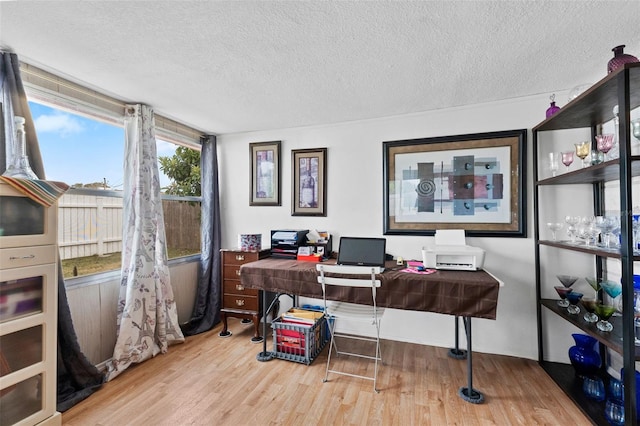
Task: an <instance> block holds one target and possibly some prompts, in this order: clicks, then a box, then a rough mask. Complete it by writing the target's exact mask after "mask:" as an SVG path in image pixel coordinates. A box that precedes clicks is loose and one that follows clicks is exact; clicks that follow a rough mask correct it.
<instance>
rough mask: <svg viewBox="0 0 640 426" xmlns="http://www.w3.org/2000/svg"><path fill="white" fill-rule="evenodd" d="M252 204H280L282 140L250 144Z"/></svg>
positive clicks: (250, 197)
mask: <svg viewBox="0 0 640 426" xmlns="http://www.w3.org/2000/svg"><path fill="white" fill-rule="evenodd" d="M249 153H250V156H251V176H250V178H251V180H250V188H249V191H250V192H249V194H250V195H249V205H250V206H280V205H282V201H281V199H280V195H281V192H282V191H281V189H280V141H272V142H255V143H250V144H249Z"/></svg>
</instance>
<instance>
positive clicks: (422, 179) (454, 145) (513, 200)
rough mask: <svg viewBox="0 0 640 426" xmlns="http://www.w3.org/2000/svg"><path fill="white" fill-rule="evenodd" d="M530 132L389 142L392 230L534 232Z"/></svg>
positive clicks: (387, 211) (387, 222)
mask: <svg viewBox="0 0 640 426" xmlns="http://www.w3.org/2000/svg"><path fill="white" fill-rule="evenodd" d="M526 138H527V130H526V129H520V130H510V131H502V132H491V133H478V134H468V135H459V136H444V137H437V138H426V139H413V140H403V141H391V142H384V143H383V156H384V171H383V175H384V234H386V235H434V234H435V231H436V229H464V230H465V231H466V235H469V236H484V237H526V236H527V227H526V212H527V209H526V200H527V198H526V194H525V191H526V176H525V164H526V152H527V150H526Z"/></svg>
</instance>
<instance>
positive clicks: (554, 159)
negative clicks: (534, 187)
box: [549, 152, 560, 177]
mask: <svg viewBox="0 0 640 426" xmlns="http://www.w3.org/2000/svg"><path fill="white" fill-rule="evenodd" d="M559 165H560V156H559V155H558V153H557V152H550V153H549V171H550V172H551V176H553V177H555V176H556V172H557V171H558V167H559Z"/></svg>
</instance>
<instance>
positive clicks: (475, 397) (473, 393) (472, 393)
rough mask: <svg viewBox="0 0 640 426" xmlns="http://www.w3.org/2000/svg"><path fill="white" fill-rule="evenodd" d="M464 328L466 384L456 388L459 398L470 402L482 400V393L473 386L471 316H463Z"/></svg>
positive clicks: (481, 401) (478, 402) (476, 402)
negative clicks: (465, 339) (465, 340)
mask: <svg viewBox="0 0 640 426" xmlns="http://www.w3.org/2000/svg"><path fill="white" fill-rule="evenodd" d="M464 326H465V327H464V330H465V333H466V335H467V380H468V386H467V387H466V388H465V387H462V388H460V389H459V390H458V395H459V396H460V398H462V399H464V400H465V401H467V402H470V403H472V404H481V403H483V402H484V395H482V393H480V392H479V391H477V390H475V389H474V388H473V363H472V352H471V317H464Z"/></svg>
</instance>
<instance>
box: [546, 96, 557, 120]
mask: <svg viewBox="0 0 640 426" xmlns="http://www.w3.org/2000/svg"><path fill="white" fill-rule="evenodd" d="M549 99H551V106H550V107H549V108H547V118H549V117H551V116H552V115H553V114H555V113H556V112H558V111H560V107H558V106H556V103H555V99H556V95H555V93H554V94H553V95H551V96H549Z"/></svg>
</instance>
